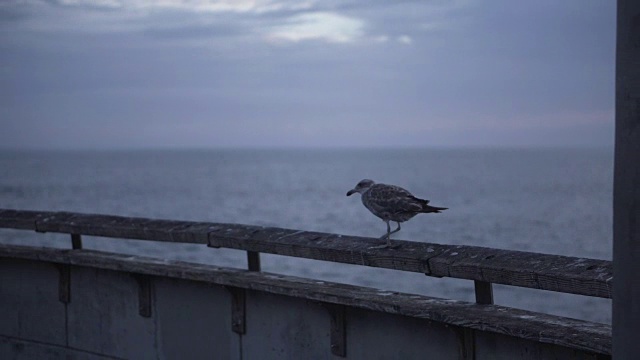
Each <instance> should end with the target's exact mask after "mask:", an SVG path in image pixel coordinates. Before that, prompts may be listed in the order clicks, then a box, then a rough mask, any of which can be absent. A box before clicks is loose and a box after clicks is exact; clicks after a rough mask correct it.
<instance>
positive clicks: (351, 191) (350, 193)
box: [347, 189, 356, 196]
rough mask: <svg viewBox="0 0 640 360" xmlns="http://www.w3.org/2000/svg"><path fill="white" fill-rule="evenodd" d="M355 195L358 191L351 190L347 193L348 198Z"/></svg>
mask: <svg viewBox="0 0 640 360" xmlns="http://www.w3.org/2000/svg"><path fill="white" fill-rule="evenodd" d="M355 193H356V189H351V190H349V192H348V193H347V196H351V195H353V194H355Z"/></svg>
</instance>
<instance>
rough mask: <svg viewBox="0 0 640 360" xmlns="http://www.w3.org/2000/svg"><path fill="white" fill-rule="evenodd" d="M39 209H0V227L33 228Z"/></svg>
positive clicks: (38, 215) (40, 214) (40, 213)
mask: <svg viewBox="0 0 640 360" xmlns="http://www.w3.org/2000/svg"><path fill="white" fill-rule="evenodd" d="M41 216H43V213H42V212H39V211H27V210H11V209H0V228H9V229H23V230H35V229H36V221H37V220H38V219H39V218H40V217H41Z"/></svg>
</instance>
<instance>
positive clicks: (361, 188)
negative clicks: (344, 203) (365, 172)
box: [347, 179, 375, 196]
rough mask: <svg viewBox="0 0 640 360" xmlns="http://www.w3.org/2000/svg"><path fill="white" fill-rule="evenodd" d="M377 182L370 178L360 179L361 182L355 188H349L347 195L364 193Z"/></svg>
mask: <svg viewBox="0 0 640 360" xmlns="http://www.w3.org/2000/svg"><path fill="white" fill-rule="evenodd" d="M374 184H375V182H374V181H373V180H369V179H364V180H360V182H359V183H358V184H357V185H356V187H354V188H353V189H351V190H349V192H347V196H351V195H353V194H355V193H360V194H362V193H364V192H365V191H367V190H369V188H370V187H372V186H373V185H374Z"/></svg>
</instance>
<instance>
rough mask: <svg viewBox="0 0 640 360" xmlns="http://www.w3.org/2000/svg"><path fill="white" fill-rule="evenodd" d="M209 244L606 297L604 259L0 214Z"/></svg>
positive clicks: (30, 223)
mask: <svg viewBox="0 0 640 360" xmlns="http://www.w3.org/2000/svg"><path fill="white" fill-rule="evenodd" d="M2 227H4V228H16V229H31V230H36V231H39V232H57V233H68V234H82V235H93V236H103V237H112V238H128V239H140V240H153V241H167V242H185V243H199V244H208V245H209V246H212V247H224V248H230V249H239V250H245V251H253V252H261V253H270V254H279V255H286V256H294V257H300V258H307V259H315V260H325V261H332V262H340V263H345V264H355V265H362V266H371V267H380V268H387V269H394V270H402V271H410V272H419V273H424V274H426V275H429V276H435V277H453V278H460V279H468V280H475V281H483V282H488V283H497V284H505V285H513V286H520V287H527V288H534V289H542V290H551V291H558V292H564V293H571V294H580V295H587V296H595V297H602V298H611V291H612V282H613V275H612V264H611V261H606V260H596V259H586V258H577V257H570V256H560V255H548V254H539V253H532V252H524V251H512V250H500V249H492V248H485V247H478V246H462V245H441V244H434V243H424V242H413V241H402V240H396V241H394V243H395V244H396V245H399V246H400V247H399V248H398V249H375V248H374V247H375V246H377V245H380V240H378V239H373V238H365V237H357V236H343V235H337V234H329V233H320V232H311V231H300V230H291V229H282V228H274V227H261V226H249V225H239V224H220V223H208V222H192V221H174V220H156V219H146V218H133V217H122V216H111V215H92V214H78V213H67V212H35V211H17V210H1V209H0V228H2Z"/></svg>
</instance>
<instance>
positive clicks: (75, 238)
mask: <svg viewBox="0 0 640 360" xmlns="http://www.w3.org/2000/svg"><path fill="white" fill-rule="evenodd" d="M71 248H72V249H74V250H78V249H82V236H80V234H71Z"/></svg>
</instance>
